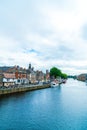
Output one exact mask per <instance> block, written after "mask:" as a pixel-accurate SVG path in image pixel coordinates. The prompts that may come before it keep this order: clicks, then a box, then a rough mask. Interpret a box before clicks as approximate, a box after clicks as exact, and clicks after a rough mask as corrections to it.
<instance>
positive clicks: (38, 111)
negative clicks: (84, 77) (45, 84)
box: [0, 80, 87, 130]
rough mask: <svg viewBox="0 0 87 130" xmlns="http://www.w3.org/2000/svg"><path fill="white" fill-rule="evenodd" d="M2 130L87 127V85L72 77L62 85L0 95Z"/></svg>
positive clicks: (0, 128)
mask: <svg viewBox="0 0 87 130" xmlns="http://www.w3.org/2000/svg"><path fill="white" fill-rule="evenodd" d="M0 130H87V86H86V85H85V83H83V82H79V81H76V80H68V82H67V83H66V84H63V85H61V86H60V87H58V88H48V89H43V90H37V91H32V92H26V93H21V94H14V95H11V96H4V97H0Z"/></svg>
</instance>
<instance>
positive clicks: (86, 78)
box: [77, 74, 87, 81]
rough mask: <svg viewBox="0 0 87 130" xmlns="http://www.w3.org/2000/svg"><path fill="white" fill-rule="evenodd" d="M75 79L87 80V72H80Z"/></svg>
mask: <svg viewBox="0 0 87 130" xmlns="http://www.w3.org/2000/svg"><path fill="white" fill-rule="evenodd" d="M77 80H80V81H86V80H87V74H80V75H78V76H77Z"/></svg>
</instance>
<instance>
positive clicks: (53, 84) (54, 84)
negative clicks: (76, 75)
mask: <svg viewBox="0 0 87 130" xmlns="http://www.w3.org/2000/svg"><path fill="white" fill-rule="evenodd" d="M58 85H59V83H56V82H55V81H53V82H51V87H57V86H58Z"/></svg>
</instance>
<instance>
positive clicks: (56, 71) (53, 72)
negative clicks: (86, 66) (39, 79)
mask: <svg viewBox="0 0 87 130" xmlns="http://www.w3.org/2000/svg"><path fill="white" fill-rule="evenodd" d="M50 76H51V77H52V76H53V77H55V78H57V77H58V76H59V77H61V70H60V69H58V68H56V67H53V68H51V69H50Z"/></svg>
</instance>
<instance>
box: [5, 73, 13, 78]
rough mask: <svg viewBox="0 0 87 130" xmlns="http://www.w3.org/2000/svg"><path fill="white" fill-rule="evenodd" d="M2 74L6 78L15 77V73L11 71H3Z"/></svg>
mask: <svg viewBox="0 0 87 130" xmlns="http://www.w3.org/2000/svg"><path fill="white" fill-rule="evenodd" d="M3 75H4V78H6V79H15V74H13V73H3Z"/></svg>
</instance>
